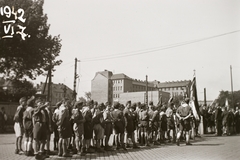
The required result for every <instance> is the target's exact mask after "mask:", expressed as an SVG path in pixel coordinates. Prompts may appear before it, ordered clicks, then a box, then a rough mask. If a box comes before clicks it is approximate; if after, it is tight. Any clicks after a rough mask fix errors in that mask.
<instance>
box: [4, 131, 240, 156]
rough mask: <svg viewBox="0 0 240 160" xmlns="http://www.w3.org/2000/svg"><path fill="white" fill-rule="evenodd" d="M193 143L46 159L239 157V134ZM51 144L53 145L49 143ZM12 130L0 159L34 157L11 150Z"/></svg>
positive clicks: (13, 141) (5, 138) (6, 139)
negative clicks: (17, 153) (190, 144)
mask: <svg viewBox="0 0 240 160" xmlns="http://www.w3.org/2000/svg"><path fill="white" fill-rule="evenodd" d="M191 143H192V144H193V145H192V146H186V145H185V143H181V144H180V146H176V145H175V144H166V145H163V144H162V145H160V146H151V147H141V148H140V149H128V150H127V151H124V150H118V151H111V152H105V153H94V154H87V155H86V156H84V157H80V156H79V155H73V157H71V158H62V157H58V156H57V155H54V156H50V158H47V159H46V160H63V159H68V160H73V159H95V160H116V159H117V160H124V159H133V160H138V159H139V160H146V159H149V160H164V159H169V160H181V159H184V160H212V159H213V160H226V159H227V160H236V159H239V157H240V152H239V148H240V136H239V135H237V136H226V137H215V136H213V135H205V136H203V137H201V138H196V139H195V141H191ZM51 147H52V146H51ZM14 150H15V136H14V134H0V160H34V159H35V158H34V157H26V156H25V155H16V154H14Z"/></svg>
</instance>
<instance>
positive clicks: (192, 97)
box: [189, 77, 200, 120]
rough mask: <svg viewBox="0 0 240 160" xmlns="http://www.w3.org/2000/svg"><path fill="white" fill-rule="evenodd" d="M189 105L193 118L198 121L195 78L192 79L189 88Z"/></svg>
mask: <svg viewBox="0 0 240 160" xmlns="http://www.w3.org/2000/svg"><path fill="white" fill-rule="evenodd" d="M189 105H190V106H191V107H192V110H193V116H194V117H195V118H196V119H197V120H199V117H200V116H199V104H198V98H197V86H196V77H194V78H193V80H192V84H191V88H190V102H189Z"/></svg>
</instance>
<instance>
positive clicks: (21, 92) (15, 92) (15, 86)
mask: <svg viewBox="0 0 240 160" xmlns="http://www.w3.org/2000/svg"><path fill="white" fill-rule="evenodd" d="M9 84H11V85H10V86H9V87H8V88H7V90H5V91H4V90H3V89H1V90H0V101H1V102H18V101H19V99H20V98H21V97H26V98H28V97H31V96H32V95H35V94H36V92H37V89H36V88H35V87H34V86H33V83H31V82H29V81H27V80H22V81H20V80H9Z"/></svg>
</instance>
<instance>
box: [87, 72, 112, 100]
mask: <svg viewBox="0 0 240 160" xmlns="http://www.w3.org/2000/svg"><path fill="white" fill-rule="evenodd" d="M112 75H113V74H112V72H109V71H107V70H105V71H103V72H97V73H96V74H95V77H94V78H93V80H92V82H91V98H92V99H93V100H95V101H98V102H99V103H105V102H112V95H113V93H112V92H113V91H112V80H111V77H112Z"/></svg>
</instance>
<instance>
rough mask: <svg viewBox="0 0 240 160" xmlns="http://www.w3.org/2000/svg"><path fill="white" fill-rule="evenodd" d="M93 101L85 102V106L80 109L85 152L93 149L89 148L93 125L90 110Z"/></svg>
mask: <svg viewBox="0 0 240 160" xmlns="http://www.w3.org/2000/svg"><path fill="white" fill-rule="evenodd" d="M92 107H93V101H89V102H87V106H84V107H83V109H82V113H83V117H84V119H85V122H84V140H83V151H84V152H87V153H93V152H94V151H93V150H92V149H91V148H90V141H91V139H92V138H93V127H92V117H93V115H92V112H91V109H92Z"/></svg>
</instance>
